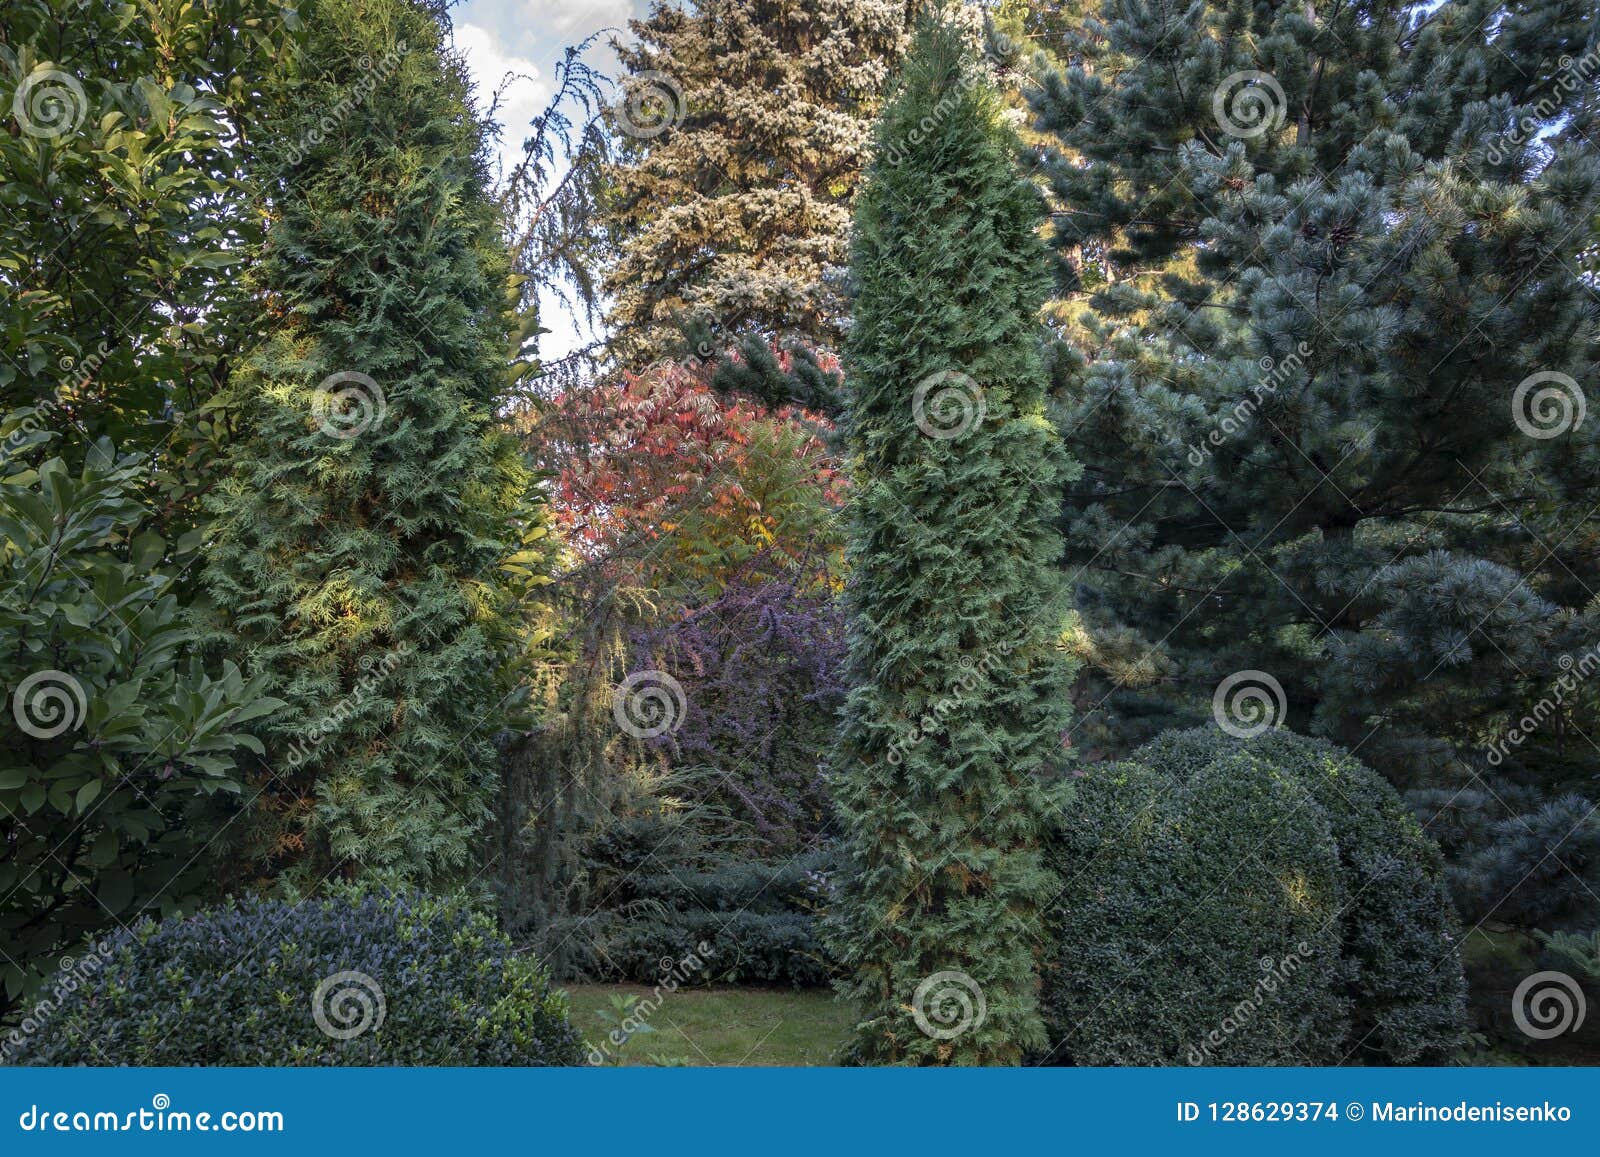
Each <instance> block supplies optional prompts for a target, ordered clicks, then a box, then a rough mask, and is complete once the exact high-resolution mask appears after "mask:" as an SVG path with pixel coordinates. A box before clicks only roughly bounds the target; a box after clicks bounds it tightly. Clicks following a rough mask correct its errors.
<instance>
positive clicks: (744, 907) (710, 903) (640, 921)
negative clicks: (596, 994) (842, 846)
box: [540, 852, 832, 988]
mask: <svg viewBox="0 0 1600 1157" xmlns="http://www.w3.org/2000/svg"><path fill="white" fill-rule="evenodd" d="M829 865H830V861H829V859H828V856H827V854H826V853H824V852H808V853H805V854H803V855H800V856H797V857H794V858H792V859H784V860H778V861H759V860H755V861H724V862H720V863H713V864H711V865H710V866H708V867H707V868H705V869H703V870H698V871H696V870H692V869H679V870H675V871H670V872H667V871H656V872H637V873H633V874H629V875H626V876H623V875H620V874H619V875H618V877H617V880H616V883H615V885H614V886H613V887H611V888H610V889H608V892H607V903H606V907H605V908H604V909H601V910H598V911H593V912H590V913H587V914H585V915H582V916H576V917H572V918H570V919H567V920H560V921H553V922H552V923H551V925H550V926H549V927H548V928H547V929H545V930H544V933H543V937H542V939H541V942H540V944H541V951H547V950H549V949H553V948H556V947H559V952H556V953H552V955H556V956H558V957H559V958H560V959H562V960H563V961H565V962H566V967H567V968H568V970H569V971H570V972H571V973H572V975H574V976H577V977H581V978H583V979H586V980H595V981H633V982H636V983H640V984H653V983H655V982H656V981H657V980H658V979H659V978H660V977H661V976H662V975H663V974H665V973H666V972H669V971H670V970H671V965H672V962H673V961H676V960H680V959H682V958H683V957H685V956H686V955H688V954H691V953H694V954H700V955H703V956H704V958H705V966H704V967H703V968H700V969H697V970H695V971H694V972H693V973H692V974H691V975H689V976H688V977H686V978H684V979H682V981H681V982H682V983H685V984H767V985H790V986H793V987H796V988H807V987H813V986H817V985H823V984H827V983H828V981H829V980H830V979H831V976H832V965H831V963H830V961H829V958H828V955H827V953H826V950H825V949H824V948H823V945H822V944H821V942H820V941H819V939H818V937H817V929H816V912H817V910H818V909H819V908H820V906H821V905H822V904H823V902H824V900H825V890H826V888H827V883H826V881H827V874H828V870H829ZM702 943H703V944H705V945H706V951H705V952H704V953H700V952H699V946H700V945H701V944H702Z"/></svg>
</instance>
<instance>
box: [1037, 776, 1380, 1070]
mask: <svg viewBox="0 0 1600 1157" xmlns="http://www.w3.org/2000/svg"><path fill="white" fill-rule="evenodd" d="M1052 852H1053V856H1052V860H1053V866H1055V867H1056V868H1057V869H1058V870H1059V872H1060V874H1061V878H1062V879H1063V880H1064V881H1065V882H1066V887H1065V889H1064V890H1063V892H1062V893H1061V895H1060V896H1059V897H1058V898H1057V899H1056V901H1055V903H1054V905H1053V906H1052V911H1051V914H1050V930H1051V941H1052V944H1053V945H1054V946H1055V956H1054V959H1053V960H1052V961H1051V962H1050V965H1049V967H1047V968H1046V969H1045V972H1044V976H1045V993H1044V1007H1045V1015H1046V1018H1047V1022H1048V1028H1049V1035H1050V1043H1049V1048H1048V1050H1044V1059H1046V1060H1048V1061H1050V1062H1052V1063H1057V1064H1063V1063H1071V1064H1080V1065H1108V1064H1136V1065H1181V1064H1191V1065H1193V1064H1216V1065H1273V1064H1278V1065H1283V1064H1288V1065H1304V1064H1334V1063H1337V1062H1338V1061H1339V1060H1340V1059H1341V1046H1342V1044H1343V1042H1344V1041H1345V1039H1346V1037H1347V1035H1348V1017H1349V1014H1350V1006H1349V1002H1348V1001H1347V1000H1346V999H1345V997H1344V994H1343V993H1342V992H1341V991H1340V986H1339V979H1340V973H1341V967H1340V959H1339V931H1338V916H1339V912H1340V909H1341V906H1342V905H1343V904H1344V903H1346V902H1347V900H1348V898H1349V897H1348V895H1347V893H1346V891H1345V888H1344V886H1343V881H1342V880H1341V879H1340V874H1339V853H1338V848H1337V846H1336V845H1335V843H1334V839H1333V833H1332V831H1331V830H1330V827H1329V824H1328V818H1327V816H1326V815H1325V814H1324V813H1322V812H1321V810H1320V809H1318V808H1317V807H1316V806H1315V804H1314V802H1313V800H1312V798H1311V796H1310V793H1309V792H1307V791H1306V789H1305V788H1304V787H1303V786H1302V785H1301V784H1299V783H1297V782H1296V781H1295V779H1294V778H1293V777H1292V776H1290V775H1289V774H1286V773H1285V772H1284V771H1283V770H1281V769H1279V768H1277V767H1275V766H1273V765H1272V764H1271V763H1270V762H1268V761H1267V760H1266V759H1262V758H1258V757H1257V756H1255V755H1253V754H1251V753H1249V752H1246V751H1236V752H1233V753H1230V754H1221V755H1218V756H1217V758H1215V759H1212V760H1210V761H1209V762H1207V763H1206V764H1205V765H1204V766H1203V767H1200V768H1199V769H1197V770H1195V771H1194V772H1193V774H1191V775H1189V776H1188V777H1187V778H1185V779H1181V780H1180V779H1178V778H1177V777H1175V776H1173V775H1171V774H1170V773H1169V772H1167V771H1166V770H1164V769H1158V768H1155V767H1150V766H1146V765H1144V764H1142V763H1140V762H1137V761H1129V762H1128V763H1106V764H1097V765H1095V766H1094V767H1093V768H1091V769H1089V771H1088V772H1087V774H1086V775H1085V776H1084V778H1083V779H1082V780H1081V781H1080V784H1079V791H1078V795H1077V797H1076V798H1075V799H1074V801H1073V806H1072V807H1071V808H1070V809H1068V810H1067V812H1066V815H1065V818H1064V819H1063V821H1062V823H1061V824H1060V827H1059V830H1058V833H1057V836H1056V841H1055V844H1054V847H1053V848H1052Z"/></svg>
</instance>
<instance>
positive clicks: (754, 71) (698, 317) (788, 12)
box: [606, 0, 908, 366]
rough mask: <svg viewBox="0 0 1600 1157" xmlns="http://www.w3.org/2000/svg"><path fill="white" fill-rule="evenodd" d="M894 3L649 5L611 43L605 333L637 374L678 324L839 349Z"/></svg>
mask: <svg viewBox="0 0 1600 1157" xmlns="http://www.w3.org/2000/svg"><path fill="white" fill-rule="evenodd" d="M907 8H908V5H907V3H906V0H769V2H766V3H761V4H749V3H745V2H744V0H693V2H692V3H691V4H688V5H685V6H682V7H680V6H678V5H676V4H668V3H657V4H656V5H655V7H653V8H652V10H651V13H650V16H649V18H648V19H645V20H635V21H632V22H630V28H631V29H632V31H633V34H634V36H635V37H636V38H637V39H636V40H635V41H634V42H633V43H630V44H627V45H619V48H618V54H619V55H620V56H621V58H622V61H623V64H624V65H625V67H626V68H627V70H628V73H627V75H626V76H624V77H623V78H622V86H623V89H624V93H623V99H622V101H621V105H620V108H619V109H618V113H617V118H616V119H617V122H618V129H619V131H620V133H621V136H622V140H621V145H622V150H621V153H620V156H619V159H618V163H617V164H616V165H615V166H614V167H613V171H612V178H611V184H612V189H611V191H610V195H609V203H608V206H607V209H606V216H607V219H608V226H609V228H610V230H611V232H612V233H613V234H614V235H615V237H616V245H617V249H618V257H617V260H616V262H615V264H614V265H613V267H612V268H611V270H610V271H609V273H608V274H607V277H606V285H607V287H608V289H609V290H610V292H611V293H612V294H613V295H614V299H615V300H614V305H613V307H612V311H611V323H612V326H613V328H614V329H616V330H617V331H618V334H619V339H620V340H621V341H622V342H623V343H624V346H625V349H626V352H627V356H628V357H629V358H630V359H632V360H633V361H635V362H636V363H637V364H638V365H641V366H642V365H644V364H646V363H648V362H650V361H652V360H654V359H656V358H659V357H663V356H671V355H672V354H673V351H674V348H675V345H676V333H677V330H678V328H679V327H680V326H686V325H694V324H699V325H703V326H710V327H712V328H714V329H716V330H719V331H721V332H723V333H726V334H737V333H740V332H754V333H757V334H760V335H762V336H763V337H772V338H782V339H787V340H796V339H797V340H798V341H799V342H800V343H801V344H802V345H810V346H822V347H837V345H838V341H839V335H840V332H841V325H840V322H841V318H842V317H843V310H842V308H841V301H840V294H839V287H838V284H837V274H838V273H839V270H840V267H841V266H842V265H843V264H844V262H845V257H846V235H847V232H848V227H849V221H850V200H851V197H852V195H853V194H854V192H855V189H856V186H857V184H858V183H859V181H860V179H861V171H862V168H863V166H864V163H865V156H864V154H865V152H866V147H867V143H868V138H869V136H870V134H871V128H872V116H873V113H874V112H875V111H876V107H877V104H878V101H879V99H880V97H881V95H882V92H883V89H884V86H885V83H886V81H887V79H888V76H889V70H890V67H891V65H892V64H893V63H894V62H895V61H896V60H897V59H898V57H899V54H900V50H901V46H902V41H903V38H904V33H905V24H906V12H907Z"/></svg>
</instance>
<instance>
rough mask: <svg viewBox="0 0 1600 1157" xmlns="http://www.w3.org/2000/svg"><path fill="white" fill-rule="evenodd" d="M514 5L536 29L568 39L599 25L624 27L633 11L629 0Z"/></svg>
mask: <svg viewBox="0 0 1600 1157" xmlns="http://www.w3.org/2000/svg"><path fill="white" fill-rule="evenodd" d="M500 2H501V3H507V0H500ZM479 3H480V4H482V3H483V0H479ZM517 8H518V11H519V13H520V15H521V16H522V18H523V19H524V20H525V21H527V22H528V23H529V24H531V25H533V27H534V28H535V29H537V30H538V31H539V32H540V33H542V34H544V35H550V34H554V35H556V36H559V37H562V38H563V39H565V40H568V41H574V40H581V39H583V38H584V37H585V36H587V35H589V34H590V33H591V32H596V31H598V30H599V29H601V28H608V27H609V28H619V29H621V28H626V26H627V23H628V17H629V16H630V15H632V12H633V4H632V3H631V2H630V0H522V3H521V4H519V5H517Z"/></svg>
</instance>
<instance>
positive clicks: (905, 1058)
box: [832, 22, 1067, 1063]
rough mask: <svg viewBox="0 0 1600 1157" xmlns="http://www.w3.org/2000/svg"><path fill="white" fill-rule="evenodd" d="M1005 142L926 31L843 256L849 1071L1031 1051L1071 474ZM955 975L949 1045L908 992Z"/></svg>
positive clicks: (1059, 712) (842, 784) (977, 76)
mask: <svg viewBox="0 0 1600 1157" xmlns="http://www.w3.org/2000/svg"><path fill="white" fill-rule="evenodd" d="M1012 144H1013V138H1012V136H1011V134H1010V133H1009V132H1008V131H1007V130H1006V128H1005V127H1004V125H1003V123H1002V121H1001V117H1000V102H999V99H998V96H997V94H996V92H995V91H994V89H993V87H992V84H991V82H990V80H989V78H988V77H987V76H986V75H985V74H984V73H983V71H982V68H981V66H980V64H979V63H978V62H977V61H975V60H973V59H972V58H971V53H970V51H969V49H968V48H967V46H966V45H965V43H964V42H963V39H962V37H961V35H960V33H959V32H957V31H956V30H954V29H953V28H951V27H949V26H947V25H944V24H940V23H933V22H930V23H927V24H925V25H923V26H922V28H921V29H920V30H919V32H918V34H917V37H916V40H915V42H914V45H913V48H912V51H911V54H910V56H909V58H908V60H907V62H906V67H905V72H904V76H903V79H902V83H901V87H900V89H899V91H898V92H897V93H896V94H895V96H894V97H893V98H892V100H891V103H890V105H889V107H888V108H887V110H886V111H885V113H884V116H883V120H882V122H881V124H880V127H879V131H878V139H877V153H878V160H877V162H876V163H875V164H874V165H873V167H872V169H871V171H870V173H869V176H868V180H867V185H866V187H865V189H864V190H863V192H862V195H861V198H860V201H859V203H858V206H857V210H856V230H857V232H856V238H855V242H854V248H853V251H852V256H851V273H852V277H853V278H854V281H855V285H856V297H855V302H854V328H853V329H852V331H851V335H850V344H849V347H848V349H847V357H846V372H847V385H848V391H849V392H848V400H847V405H846V419H845V420H846V424H847V435H848V439H849V453H850V460H849V473H850V485H851V491H850V509H851V514H850V547H849V560H850V565H851V568H852V570H851V577H850V587H849V589H848V591H847V601H848V610H849V614H850V623H849V631H850V651H849V658H848V662H847V666H846V670H847V682H848V684H849V694H848V699H847V702H846V706H845V711H844V720H845V721H844V725H843V732H842V737H841V743H840V745H839V748H838V750H837V752H836V753H835V755H834V757H833V761H832V775H833V779H834V786H835V798H836V800H837V801H838V805H839V809H840V812H841V816H842V818H843V822H844V825H845V830H846V833H847V839H848V852H847V862H846V864H845V866H844V868H843V873H844V880H843V882H842V885H841V894H840V896H839V897H838V898H837V899H836V902H835V906H834V909H833V911H834V912H835V913H836V915H837V923H836V927H835V938H836V942H837V953H838V955H839V957H840V959H841V961H842V963H843V964H844V966H845V967H846V968H847V969H848V970H849V972H850V975H851V979H850V981H849V982H848V983H847V985H846V986H845V992H846V993H847V994H849V995H850V996H852V997H854V998H855V999H857V1000H859V1001H860V1002H861V1008H862V1012H861V1016H862V1019H861V1024H860V1026H859V1029H858V1031H857V1036H856V1040H855V1042H854V1045H853V1049H852V1054H851V1055H852V1056H853V1057H854V1059H856V1060H858V1061H864V1062H872V1061H890V1062H924V1063H939V1062H966V1063H1008V1062H1009V1063H1015V1062H1017V1061H1019V1060H1020V1059H1021V1057H1022V1054H1023V1052H1024V1051H1025V1050H1027V1049H1031V1048H1036V1047H1038V1046H1039V1045H1040V1044H1041V1043H1042V1035H1041V1024H1040V1021H1039V1016H1038V1009H1037V995H1036V991H1035V990H1036V980H1035V972H1034V946H1035V943H1036V924H1037V916H1038V913H1039V911H1040V908H1041V905H1042V904H1043V903H1044V901H1045V900H1047V899H1048V897H1049V895H1050V894H1051V891H1052V888H1053V880H1052V878H1051V876H1050V873H1049V872H1048V871H1047V870H1046V869H1045V867H1044V865H1043V863H1042V862H1041V856H1040V847H1039V845H1040V840H1041V838H1042V834H1043V832H1042V828H1043V824H1044V819H1045V814H1046V810H1047V800H1046V788H1045V785H1044V783H1043V782H1042V780H1043V777H1045V776H1047V775H1048V774H1050V773H1051V772H1052V771H1053V770H1054V769H1055V768H1056V766H1057V765H1058V764H1059V763H1060V762H1061V759H1062V756H1063V752H1062V744H1063V736H1062V732H1063V728H1064V727H1065V725H1066V721H1067V702H1066V690H1067V682H1066V675H1067V672H1066V668H1065V667H1064V666H1063V665H1062V663H1061V661H1060V659H1059V657H1058V655H1057V653H1056V651H1055V649H1054V638H1055V633H1056V631H1057V630H1058V629H1059V625H1060V624H1059V615H1060V614H1061V612H1062V610H1063V608H1062V604H1061V599H1060V597H1059V596H1060V592H1061V590H1062V588H1061V584H1060V582H1059V580H1058V579H1057V577H1056V574H1057V572H1056V571H1055V569H1054V568H1055V566H1056V563H1057V556H1058V554H1059V551H1060V549H1061V543H1060V539H1059V536H1058V532H1057V529H1056V527H1055V525H1054V516H1055V512H1056V506H1057V503H1056V500H1055V497H1054V494H1055V491H1053V489H1052V488H1053V487H1055V486H1058V485H1059V482H1060V480H1061V479H1062V478H1063V477H1064V476H1065V475H1066V473H1067V471H1066V466H1065V460H1064V458H1063V456H1062V454H1061V452H1060V448H1059V443H1058V440H1057V438H1056V437H1055V435H1054V432H1053V431H1052V430H1051V428H1050V426H1049V424H1048V423H1047V422H1046V420H1045V417H1044V412H1043V404H1044V373H1043V368H1042V365H1041V362H1040V360H1039V345H1040V334H1039V330H1038V321H1037V317H1038V310H1039V306H1040V304H1041V303H1042V300H1043V296H1044V291H1045V284H1044V279H1043V268H1044V265H1043V261H1042V255H1043V254H1042V248H1041V245H1040V242H1039V239H1038V236H1037V233H1036V230H1037V228H1038V225H1039V223H1040V220H1041V214H1042V204H1041V202H1040V199H1039V196H1038V194H1037V192H1036V191H1035V190H1034V189H1033V187H1032V186H1031V185H1029V184H1028V183H1027V182H1026V181H1024V180H1023V179H1022V178H1021V176H1020V175H1019V174H1018V173H1017V172H1016V171H1015V169H1014V168H1013V161H1012V156H1011V148H1012ZM950 973H959V974H962V975H964V976H965V977H966V981H965V982H964V983H970V985H972V986H975V987H976V988H977V989H978V990H979V991H980V992H981V995H982V999H983V1001H984V1002H985V1005H986V1015H984V1016H983V1017H981V1018H978V1017H976V1016H975V1015H974V1016H973V1017H972V1018H969V1019H970V1020H972V1021H974V1022H976V1021H979V1020H981V1023H969V1024H967V1025H966V1031H964V1032H962V1033H960V1034H959V1035H957V1036H955V1037H954V1038H951V1037H948V1036H945V1035H943V1033H942V1032H941V1033H940V1034H939V1035H932V1034H929V1033H926V1032H923V1031H919V1028H918V1025H917V1023H916V1022H915V1020H914V1018H913V1015H912V1010H913V1008H914V1007H916V1005H917V1004H918V1003H926V1000H927V993H928V991H929V990H928V989H924V993H923V996H922V997H920V998H919V997H917V993H918V989H919V986H921V985H923V984H924V982H925V981H928V980H929V978H931V977H938V976H940V975H941V974H950ZM935 983H936V984H937V981H936V982H935ZM938 1011H939V1012H941V1013H942V1012H943V1011H945V1010H942V1009H941V1010H938ZM918 1013H919V1015H921V1016H923V1018H924V1020H926V1019H927V1017H928V1015H930V1013H929V1010H927V1009H918Z"/></svg>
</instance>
